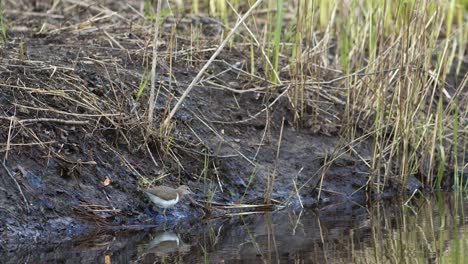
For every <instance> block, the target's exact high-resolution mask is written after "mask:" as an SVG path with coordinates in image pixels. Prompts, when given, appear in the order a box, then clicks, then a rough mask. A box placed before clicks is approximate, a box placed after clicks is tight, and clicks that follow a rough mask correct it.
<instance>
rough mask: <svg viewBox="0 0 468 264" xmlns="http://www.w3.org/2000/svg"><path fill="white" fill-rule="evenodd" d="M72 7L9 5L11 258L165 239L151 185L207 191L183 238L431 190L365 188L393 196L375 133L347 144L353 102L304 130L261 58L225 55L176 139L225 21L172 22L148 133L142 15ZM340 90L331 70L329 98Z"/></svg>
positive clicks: (315, 115) (5, 150) (339, 101)
mask: <svg viewBox="0 0 468 264" xmlns="http://www.w3.org/2000/svg"><path fill="white" fill-rule="evenodd" d="M50 2H52V1H50ZM58 2H59V3H58V4H57V5H53V4H52V3H48V2H47V1H43V2H42V1H31V3H30V2H28V3H29V4H28V3H25V2H24V3H22V4H19V3H18V4H15V3H13V2H11V1H7V2H6V6H7V8H6V9H5V10H6V12H5V16H6V19H7V20H8V21H9V27H8V30H7V35H8V39H7V41H6V42H5V43H4V44H3V45H2V46H0V54H1V57H0V109H1V112H0V140H1V152H0V153H1V157H2V161H3V167H2V168H0V175H1V178H0V223H1V225H0V234H1V235H0V248H3V249H6V250H14V249H16V248H18V247H19V246H20V245H21V244H26V245H27V244H28V243H31V242H41V243H50V242H49V241H53V243H61V242H62V241H69V240H71V239H73V238H76V237H79V236H82V235H84V234H86V233H88V232H95V231H105V230H110V231H112V230H116V229H118V230H128V231H129V232H131V230H134V229H137V230H140V229H144V228H146V227H149V226H160V225H161V224H162V223H163V220H162V219H161V217H160V216H157V214H154V211H155V209H154V208H152V206H151V204H150V202H149V200H148V199H147V197H146V196H145V195H144V194H143V193H142V191H141V188H143V187H146V186H148V184H149V183H152V184H163V185H169V186H172V187H177V186H179V185H180V184H186V185H188V186H190V188H191V189H192V190H194V191H195V193H196V195H195V197H194V198H195V199H196V200H197V201H198V205H197V204H192V203H189V202H188V201H184V202H182V203H180V204H179V205H178V206H177V207H176V209H175V210H173V212H172V214H171V215H170V216H169V219H170V220H171V222H172V224H171V226H172V227H174V226H179V228H180V225H181V226H187V225H191V224H194V223H195V222H197V221H200V219H204V218H208V217H218V216H222V215H224V214H226V213H232V212H239V211H240V210H239V209H238V208H237V209H223V208H220V207H218V208H216V205H219V204H224V205H232V204H246V205H260V204H264V203H267V204H269V205H272V206H271V207H270V209H278V208H283V207H285V206H286V207H288V208H291V209H293V210H295V209H298V208H300V207H305V208H328V209H330V210H335V209H333V208H336V206H335V205H341V204H348V205H352V204H360V205H363V206H365V205H366V204H369V203H371V202H372V201H376V200H383V199H394V198H395V197H403V196H404V195H410V194H413V193H414V191H415V190H416V189H420V190H423V187H422V186H423V185H422V183H421V181H420V180H419V179H418V175H425V174H424V172H423V171H422V172H417V173H414V174H412V175H411V176H409V178H408V181H407V182H402V181H401V179H400V178H399V177H398V176H397V175H388V177H387V178H386V179H385V188H382V190H381V192H380V193H377V192H376V191H375V190H371V189H369V188H366V186H368V183H369V181H374V184H377V185H378V184H383V183H384V179H383V178H381V179H380V178H370V177H369V175H370V173H371V169H370V166H369V163H368V162H369V160H370V159H371V158H372V151H373V139H372V138H371V137H369V136H368V135H367V134H366V129H367V128H368V127H369V126H371V125H372V124H368V123H365V122H363V123H362V124H360V125H359V126H357V127H356V129H355V131H354V133H356V135H355V136H356V138H359V141H355V142H352V143H350V142H348V141H347V136H349V135H344V134H343V127H342V126H343V123H344V122H345V121H343V112H344V110H345V109H344V101H345V100H346V98H345V94H344V93H341V92H336V91H334V90H330V91H327V90H325V91H326V92H325V93H322V94H319V95H317V97H318V99H322V100H319V102H316V104H317V105H318V106H319V108H320V109H326V111H322V112H317V111H316V109H314V108H311V107H309V108H307V107H306V108H305V110H304V111H305V115H306V116H309V117H310V118H308V119H307V121H303V122H302V121H301V122H295V121H294V120H296V116H295V113H296V112H295V111H294V110H293V109H292V106H291V105H292V104H291V100H290V97H288V96H286V95H287V94H288V91H289V90H288V89H290V84H289V83H288V82H285V83H284V84H282V85H272V84H271V83H270V82H269V81H268V80H265V79H262V78H257V77H255V76H251V75H249V73H248V72H246V68H247V66H246V65H247V64H248V62H249V60H250V58H249V57H248V55H246V54H248V50H249V47H244V46H233V47H230V48H226V50H225V51H223V52H222V53H221V54H220V55H219V56H218V58H217V59H216V61H215V62H214V63H213V64H212V65H211V66H210V67H209V69H208V71H207V73H206V76H204V77H203V79H202V80H201V81H200V83H199V84H198V85H197V86H196V87H195V89H194V90H193V92H192V93H191V94H190V95H189V96H188V98H186V100H185V101H184V102H183V106H182V108H181V109H180V110H179V111H178V112H177V113H176V115H175V117H174V118H173V120H172V124H171V126H170V128H169V130H168V131H161V130H160V126H159V124H161V123H162V121H163V119H164V118H165V117H166V116H167V115H168V112H169V111H170V110H171V109H172V107H174V105H175V102H176V100H174V98H175V97H179V96H180V95H181V94H182V93H183V92H184V91H185V89H186V88H187V86H188V85H189V84H190V82H191V81H192V80H193V78H194V77H195V76H196V75H197V73H198V72H199V71H200V68H201V66H202V65H203V64H204V63H205V62H206V61H207V59H208V58H209V57H210V56H211V55H212V54H213V52H214V51H215V49H216V47H217V45H218V44H219V42H220V40H221V38H220V37H221V36H222V34H218V33H219V32H220V31H222V30H223V28H222V27H221V26H220V25H219V21H217V20H214V19H208V18H206V17H202V16H184V17H182V18H177V19H178V20H176V19H175V18H172V17H171V16H169V17H167V18H165V20H164V21H163V23H162V33H161V39H160V43H158V44H157V45H158V48H157V49H158V59H157V60H158V67H157V68H156V72H157V75H156V80H155V85H156V92H157V93H156V100H155V101H156V105H155V112H154V113H155V115H154V116H153V120H151V122H149V121H148V120H147V118H146V117H147V114H148V100H149V97H150V92H149V84H148V88H147V89H146V90H144V91H143V92H142V93H141V96H138V95H137V93H138V90H139V89H140V88H141V87H142V83H145V81H146V80H149V79H150V78H149V72H150V69H151V60H152V53H151V50H152V44H151V40H152V35H151V32H152V23H146V22H143V19H142V17H141V14H140V13H138V12H136V11H135V9H138V8H139V6H140V4H139V3H136V1H133V2H132V1H129V4H128V5H123V4H119V3H118V1H107V2H109V3H108V4H106V5H105V7H103V6H99V5H84V4H80V3H77V2H76V1H58ZM134 2H135V3H134ZM54 3H55V2H54ZM174 23H177V26H176V27H174V26H173V25H174ZM192 27H197V28H200V29H201V31H200V32H202V33H203V35H202V36H201V37H200V38H199V39H198V43H197V45H199V47H203V48H194V46H193V45H194V44H193V43H192V41H191V39H190V38H189V36H190V35H189V34H190V31H189V29H190V28H192ZM171 30H177V31H178V32H179V33H178V34H177V37H174V34H171ZM330 52H333V50H332V49H331V51H330ZM256 66H257V67H258V69H257V70H258V71H262V70H263V69H262V65H261V64H258V65H256ZM340 74H341V73H338V72H336V71H333V70H328V69H320V76H322V77H321V78H322V80H323V81H327V82H330V83H333V82H334V81H333V80H336V79H337V78H338V77H340ZM143 86H144V85H143ZM314 104H315V102H314ZM149 126H150V127H149ZM402 186H403V187H402ZM402 190H403V191H402ZM200 205H202V206H200ZM248 210H254V209H252V208H248ZM156 211H158V210H156ZM175 219H177V220H175Z"/></svg>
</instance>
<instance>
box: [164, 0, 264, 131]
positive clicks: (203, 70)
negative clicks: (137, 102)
mask: <svg viewBox="0 0 468 264" xmlns="http://www.w3.org/2000/svg"><path fill="white" fill-rule="evenodd" d="M261 2H262V0H257V1H256V2H255V4H253V5H252V7H251V8H250V9H249V10H248V11H247V12H246V13H245V14H244V16H242V18H241V19H240V20H239V21H237V23H236V25H235V26H234V27H233V28H232V29H231V32H229V34H228V35H227V36H226V38H225V39H224V40H223V42H222V43H221V45H219V47H218V49H216V51H215V53H214V54H213V55H212V56H211V58H210V59H209V60H208V61H207V62H206V63H205V65H204V66H203V68H202V69H201V70H200V71H199V72H198V74H197V76H195V78H194V79H193V80H192V82H191V83H190V85H189V86H188V87H187V89H186V90H185V92H184V93H183V94H182V96H181V97H180V99H179V100H178V101H177V104H176V105H175V106H174V108H173V109H172V110H171V112H170V113H169V116H168V117H167V118H166V119H165V120H164V122H163V124H162V127H163V130H165V128H166V127H167V126H168V124H169V122H170V121H171V119H172V117H173V116H174V115H175V113H176V112H177V110H178V109H179V107H180V106H181V105H182V102H183V101H184V99H185V97H187V95H188V94H189V93H190V91H192V89H193V88H194V87H195V85H196V84H197V83H198V81H199V80H200V78H201V77H202V75H203V74H204V73H205V71H206V70H207V69H208V67H209V66H210V65H211V63H213V61H214V60H215V59H216V57H218V55H219V53H220V52H221V50H222V49H223V48H224V46H226V44H227V43H228V42H229V40H230V39H231V37H232V36H233V35H234V33H235V32H236V30H237V28H238V27H239V26H240V25H242V23H243V22H244V21H245V19H247V17H248V16H249V15H250V14H251V13H252V11H253V10H254V9H255V8H256V7H257V6H258V5H259V4H260V3H261ZM158 4H159V2H158Z"/></svg>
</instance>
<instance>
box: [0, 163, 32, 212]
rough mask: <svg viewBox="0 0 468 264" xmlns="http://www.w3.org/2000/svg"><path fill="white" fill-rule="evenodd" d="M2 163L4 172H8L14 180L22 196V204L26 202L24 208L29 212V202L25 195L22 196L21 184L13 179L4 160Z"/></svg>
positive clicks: (13, 177)
mask: <svg viewBox="0 0 468 264" xmlns="http://www.w3.org/2000/svg"><path fill="white" fill-rule="evenodd" d="M2 165H3V168H4V169H5V170H6V172H7V173H8V175H9V176H10V178H11V179H12V180H13V181H14V182H15V184H16V187H17V188H18V190H19V192H20V194H21V196H22V197H23V201H24V204H26V209H27V210H28V212H29V203H28V200H27V199H26V196H24V193H23V190H21V186H20V185H19V183H18V181H17V180H16V179H15V176H13V174H12V173H11V171H10V169H8V167H7V166H6V164H5V161H4V162H2Z"/></svg>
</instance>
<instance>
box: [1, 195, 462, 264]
mask: <svg viewBox="0 0 468 264" xmlns="http://www.w3.org/2000/svg"><path fill="white" fill-rule="evenodd" d="M404 202H405V201H400V202H398V201H394V202H392V203H385V204H375V205H373V206H371V207H370V208H364V207H361V206H359V205H351V206H350V205H349V204H348V205H345V204H340V205H330V206H328V207H326V208H321V209H315V210H312V209H308V210H294V211H293V210H288V209H284V210H281V211H278V212H272V213H265V214H249V215H243V216H240V215H237V216H231V217H226V218H219V219H212V220H204V221H200V222H199V223H196V224H187V223H184V222H183V219H180V220H179V221H181V222H180V224H177V225H173V224H169V223H168V224H167V225H166V230H164V229H163V228H162V227H161V228H156V229H149V228H148V229H144V230H139V231H135V230H133V231H128V230H127V231H118V232H117V231H115V232H103V233H100V234H90V235H88V236H83V237H80V238H77V239H75V240H74V241H70V242H69V243H65V244H61V245H55V246H48V245H36V246H34V247H27V248H24V247H22V248H20V249H18V250H17V251H10V252H2V253H1V257H2V261H1V262H2V263H3V262H6V263H20V262H21V263H45V262H48V263H50V262H55V263H130V262H133V263H468V257H465V254H464V251H465V250H468V225H467V224H468V217H467V216H466V215H465V212H467V210H468V197H467V196H465V197H463V196H454V195H452V194H440V195H438V196H437V197H433V198H430V199H429V198H424V197H419V198H417V199H416V198H413V200H412V201H411V202H410V203H408V204H406V205H404ZM169 226H170V227H169ZM467 256H468V254H467Z"/></svg>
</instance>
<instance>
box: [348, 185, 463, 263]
mask: <svg viewBox="0 0 468 264" xmlns="http://www.w3.org/2000/svg"><path fill="white" fill-rule="evenodd" d="M463 202H464V201H463V198H462V196H458V195H447V194H441V195H440V196H439V197H437V199H436V200H434V201H431V200H428V199H425V198H421V199H419V200H413V209H414V208H415V210H411V209H410V208H408V207H407V206H401V207H399V208H396V210H395V212H390V211H389V210H382V209H383V208H382V207H374V210H373V211H372V212H371V214H372V217H371V232H372V234H371V243H370V246H365V248H364V250H363V251H359V250H357V251H354V252H353V253H352V255H353V258H354V260H353V261H355V262H357V263H368V262H369V261H370V262H371V263H466V261H467V259H466V257H465V252H464V251H465V250H466V248H468V232H467V228H466V225H465V224H464V223H463V219H464V215H465V212H464V209H465V208H463ZM395 213H396V214H395ZM382 219H383V220H382ZM366 260H367V261H366Z"/></svg>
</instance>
